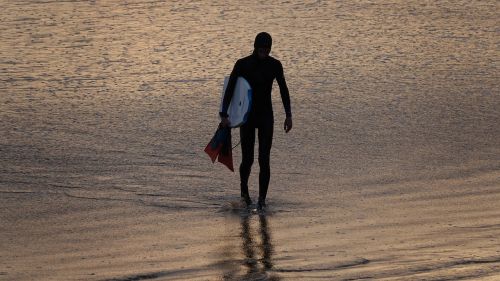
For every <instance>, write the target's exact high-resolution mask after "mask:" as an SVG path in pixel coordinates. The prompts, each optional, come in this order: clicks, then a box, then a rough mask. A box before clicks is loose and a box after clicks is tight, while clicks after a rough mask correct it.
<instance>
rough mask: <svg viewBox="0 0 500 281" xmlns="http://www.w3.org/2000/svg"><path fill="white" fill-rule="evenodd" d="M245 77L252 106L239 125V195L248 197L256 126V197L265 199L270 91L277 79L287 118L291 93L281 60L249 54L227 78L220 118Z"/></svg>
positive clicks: (270, 126) (270, 132)
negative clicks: (238, 83) (258, 167)
mask: <svg viewBox="0 0 500 281" xmlns="http://www.w3.org/2000/svg"><path fill="white" fill-rule="evenodd" d="M239 76H241V77H243V78H245V79H246V80H247V81H248V83H249V84H250V86H251V87H252V91H253V96H252V107H251V109H250V113H249V117H248V120H247V122H246V123H245V124H244V125H243V126H241V127H240V139H241V151H242V161H241V165H240V179H241V196H248V178H249V176H250V170H251V167H252V164H253V160H254V146H255V129H258V139H259V166H260V173H259V200H265V198H266V194H267V189H268V186H269V179H270V175H271V173H270V165H269V158H270V152H271V145H272V140H273V127H274V117H273V107H272V102H271V90H272V86H273V81H274V79H276V81H277V82H278V85H279V88H280V94H281V100H282V101H283V106H284V107H285V113H286V116H287V117H291V116H292V113H291V109H290V96H289V93H288V87H287V85H286V82H285V77H284V75H283V66H282V65H281V62H280V61H279V60H277V59H275V58H273V57H270V56H267V57H266V58H265V59H259V57H258V55H257V53H256V51H254V52H253V54H252V55H250V56H247V57H245V58H242V59H240V60H238V61H237V62H236V64H235V66H234V68H233V71H232V72H231V76H230V77H229V82H228V86H227V88H226V92H225V93H224V100H223V106H222V111H221V112H220V116H221V117H227V108H228V106H229V103H230V102H231V98H232V95H233V92H234V87H235V85H236V80H237V78H238V77H239Z"/></svg>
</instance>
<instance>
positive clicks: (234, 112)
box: [219, 77, 252, 128]
mask: <svg viewBox="0 0 500 281" xmlns="http://www.w3.org/2000/svg"><path fill="white" fill-rule="evenodd" d="M228 82H229V77H225V78H224V87H222V94H221V99H220V108H219V111H222V102H223V100H224V93H225V92H226V88H227V84H228ZM251 107H252V88H251V87H250V84H249V83H248V81H247V80H245V78H243V77H238V78H237V80H236V86H235V87H234V93H233V98H232V99H231V102H230V103H229V107H228V109H227V114H228V115H229V117H228V119H229V122H230V127H231V128H236V127H240V126H241V125H243V124H245V122H246V121H247V119H248V114H249V112H250V108H251Z"/></svg>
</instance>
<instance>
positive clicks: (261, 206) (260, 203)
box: [257, 198, 266, 211]
mask: <svg viewBox="0 0 500 281" xmlns="http://www.w3.org/2000/svg"><path fill="white" fill-rule="evenodd" d="M265 208H266V200H264V199H260V198H259V201H257V210H259V211H261V210H264V209H265Z"/></svg>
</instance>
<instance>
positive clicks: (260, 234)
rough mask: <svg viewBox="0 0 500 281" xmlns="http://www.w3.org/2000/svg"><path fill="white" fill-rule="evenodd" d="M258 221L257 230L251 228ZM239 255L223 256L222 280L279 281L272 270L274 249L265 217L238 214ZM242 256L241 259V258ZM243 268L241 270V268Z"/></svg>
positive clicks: (263, 215)
mask: <svg viewBox="0 0 500 281" xmlns="http://www.w3.org/2000/svg"><path fill="white" fill-rule="evenodd" d="M257 218H258V219H257ZM255 221H258V229H255V228H254V227H252V225H253V224H254V223H253V222H255ZM239 237H240V238H241V245H240V251H241V252H240V253H238V254H236V255H226V256H224V261H222V263H221V264H225V265H231V266H228V267H226V268H225V269H224V270H223V275H222V278H221V279H222V280H281V278H280V277H279V276H277V275H276V274H275V273H270V272H269V271H271V270H272V268H273V260H272V257H273V254H274V248H273V245H272V239H271V230H270V227H269V224H268V220H267V216H266V215H265V214H261V213H259V214H258V215H256V216H255V215H253V214H252V213H241V214H240V233H239ZM241 256H243V258H241ZM242 267H243V268H242Z"/></svg>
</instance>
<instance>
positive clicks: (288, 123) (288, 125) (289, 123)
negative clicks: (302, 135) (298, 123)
mask: <svg viewBox="0 0 500 281" xmlns="http://www.w3.org/2000/svg"><path fill="white" fill-rule="evenodd" d="M283 128H284V129H285V133H288V132H290V130H291V129H292V117H287V118H286V119H285V124H284V125H283Z"/></svg>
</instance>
